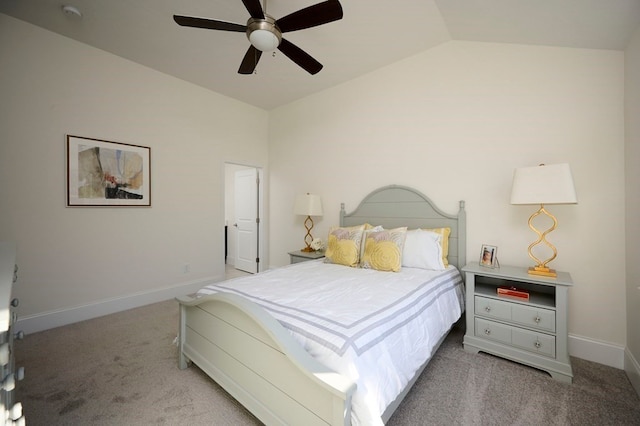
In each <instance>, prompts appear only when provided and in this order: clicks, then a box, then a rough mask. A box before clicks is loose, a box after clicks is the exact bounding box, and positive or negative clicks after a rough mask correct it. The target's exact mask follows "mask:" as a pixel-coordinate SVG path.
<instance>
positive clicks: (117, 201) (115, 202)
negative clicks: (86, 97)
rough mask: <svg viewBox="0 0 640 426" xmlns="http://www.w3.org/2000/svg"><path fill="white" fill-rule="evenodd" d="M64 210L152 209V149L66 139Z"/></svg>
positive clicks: (75, 137) (79, 138) (95, 140)
mask: <svg viewBox="0 0 640 426" xmlns="http://www.w3.org/2000/svg"><path fill="white" fill-rule="evenodd" d="M67 206H94V207H95V206H146V207H148V206H151V148H149V147H144V146H139V145H131V144H126V143H119V142H110V141H105V140H100V139H93V138H85V137H81V136H73V135H67Z"/></svg>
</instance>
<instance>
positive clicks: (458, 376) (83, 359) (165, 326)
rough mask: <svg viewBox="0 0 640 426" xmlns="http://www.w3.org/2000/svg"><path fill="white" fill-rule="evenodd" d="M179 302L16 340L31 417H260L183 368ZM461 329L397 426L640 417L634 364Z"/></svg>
mask: <svg viewBox="0 0 640 426" xmlns="http://www.w3.org/2000/svg"><path fill="white" fill-rule="evenodd" d="M177 325H178V306H177V303H176V302H174V301H167V302H162V303H157V304H153V305H149V306H145V307H141V308H137V309H132V310H129V311H126V312H122V313H119V314H114V315H109V316H105V317H102V318H97V319H93V320H89V321H84V322H81V323H77V324H72V325H69V326H65V327H60V328H57V329H53V330H48V331H45V332H41V333H36V334H33V335H28V336H27V337H26V338H25V340H24V341H22V342H17V344H16V349H15V351H16V363H17V365H18V366H24V367H25V373H26V374H25V379H24V380H23V381H21V382H19V383H18V387H17V388H18V391H17V400H18V401H21V402H22V404H23V407H24V413H25V416H26V419H27V424H28V425H29V426H38V425H46V426H53V425H253V424H260V422H258V421H257V420H256V419H255V418H254V417H253V416H252V415H251V414H250V413H248V412H247V411H246V410H245V409H244V408H243V407H242V406H240V405H239V404H238V403H237V402H235V400H233V399H232V398H231V397H230V396H229V395H227V394H226V393H225V392H224V391H223V390H222V389H221V388H220V387H219V386H217V385H216V384H215V383H214V382H213V381H212V380H210V379H209V378H208V377H207V376H205V375H204V374H203V373H202V372H201V371H200V370H199V369H198V368H195V367H193V366H192V367H191V368H188V369H186V370H179V369H178V367H177V353H176V347H175V346H174V345H173V344H172V342H173V339H174V338H175V336H176V333H177ZM462 336H463V330H461V329H460V328H454V330H453V331H452V332H451V334H450V335H449V337H448V338H447V340H446V341H445V342H444V344H443V346H442V347H441V348H440V350H439V351H438V353H437V354H436V356H435V357H434V359H433V360H432V362H431V363H430V364H429V366H428V367H427V369H426V370H425V372H424V373H423V375H422V376H421V377H420V379H419V380H418V382H417V383H416V385H415V386H414V388H413V390H412V391H411V392H410V393H409V395H408V396H407V398H406V399H405V400H404V401H403V403H402V405H401V406H400V407H399V409H398V410H397V411H396V413H395V414H394V416H393V417H392V418H391V420H390V422H389V424H390V425H395V426H399V425H423V424H432V425H640V399H639V398H638V395H637V394H636V393H635V391H634V390H633V388H632V387H631V384H630V383H629V380H628V379H627V377H626V375H625V373H624V372H623V371H621V370H617V369H614V368H611V367H606V366H603V365H600V364H596V363H592V362H588V361H584V360H580V359H576V358H573V359H572V362H573V369H574V375H575V377H574V383H573V384H571V385H568V384H563V383H559V382H556V381H554V380H552V379H551V378H550V377H549V376H548V375H547V374H546V373H543V372H541V371H538V370H535V369H532V368H528V367H525V366H522V365H519V364H516V363H512V362H509V361H506V360H503V359H500V358H497V357H493V356H490V355H486V354H482V353H480V354H478V355H472V354H468V353H466V352H464V350H463V349H462Z"/></svg>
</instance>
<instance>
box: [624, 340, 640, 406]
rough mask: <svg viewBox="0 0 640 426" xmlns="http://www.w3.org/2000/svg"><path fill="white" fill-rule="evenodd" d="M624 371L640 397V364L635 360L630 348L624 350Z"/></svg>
mask: <svg viewBox="0 0 640 426" xmlns="http://www.w3.org/2000/svg"><path fill="white" fill-rule="evenodd" d="M624 371H625V372H626V373H627V377H628V378H629V381H630V382H631V384H632V385H633V388H634V389H635V390H636V393H637V394H638V396H640V363H638V360H637V359H635V357H634V356H633V354H632V353H631V351H630V350H629V348H626V349H625V350H624Z"/></svg>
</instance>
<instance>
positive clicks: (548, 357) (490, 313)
mask: <svg viewBox="0 0 640 426" xmlns="http://www.w3.org/2000/svg"><path fill="white" fill-rule="evenodd" d="M462 271H463V272H464V273H465V274H466V283H465V284H466V288H467V298H466V302H467V303H466V305H467V306H466V307H467V311H466V317H467V332H466V334H465V336H464V349H465V350H466V351H467V352H471V353H477V352H478V351H482V352H487V353H490V354H493V355H497V356H500V357H503V358H507V359H510V360H512V361H516V362H519V363H522V364H527V365H529V366H531V367H534V368H538V369H540V370H545V371H547V372H548V373H549V374H550V375H551V377H553V378H554V379H556V380H560V381H562V382H566V383H571V381H572V379H573V372H572V369H571V358H570V357H569V348H568V331H567V318H568V290H569V288H570V287H571V286H572V285H573V281H572V280H571V275H569V273H567V272H558V277H557V278H547V277H542V276H537V275H529V274H528V273H527V268H521V267H515V266H507V265H503V266H502V267H500V268H499V269H490V268H485V267H482V266H479V265H478V264H477V263H468V264H467V265H466V266H465V267H464V268H462ZM511 286H513V287H516V288H519V289H522V290H525V291H526V292H528V293H529V294H530V298H529V300H524V299H521V300H518V299H516V298H510V297H504V296H500V295H498V294H497V289H498V287H511Z"/></svg>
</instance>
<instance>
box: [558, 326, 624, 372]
mask: <svg viewBox="0 0 640 426" xmlns="http://www.w3.org/2000/svg"><path fill="white" fill-rule="evenodd" d="M624 352H625V350H624V347H623V346H620V345H617V344H614V343H610V342H603V341H600V340H595V339H591V338H588V337H584V336H577V335H574V334H569V355H571V356H575V357H577V358H582V359H586V360H587V361H593V362H597V363H599V364H604V365H608V366H609V367H614V368H618V369H620V370H622V369H624Z"/></svg>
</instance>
